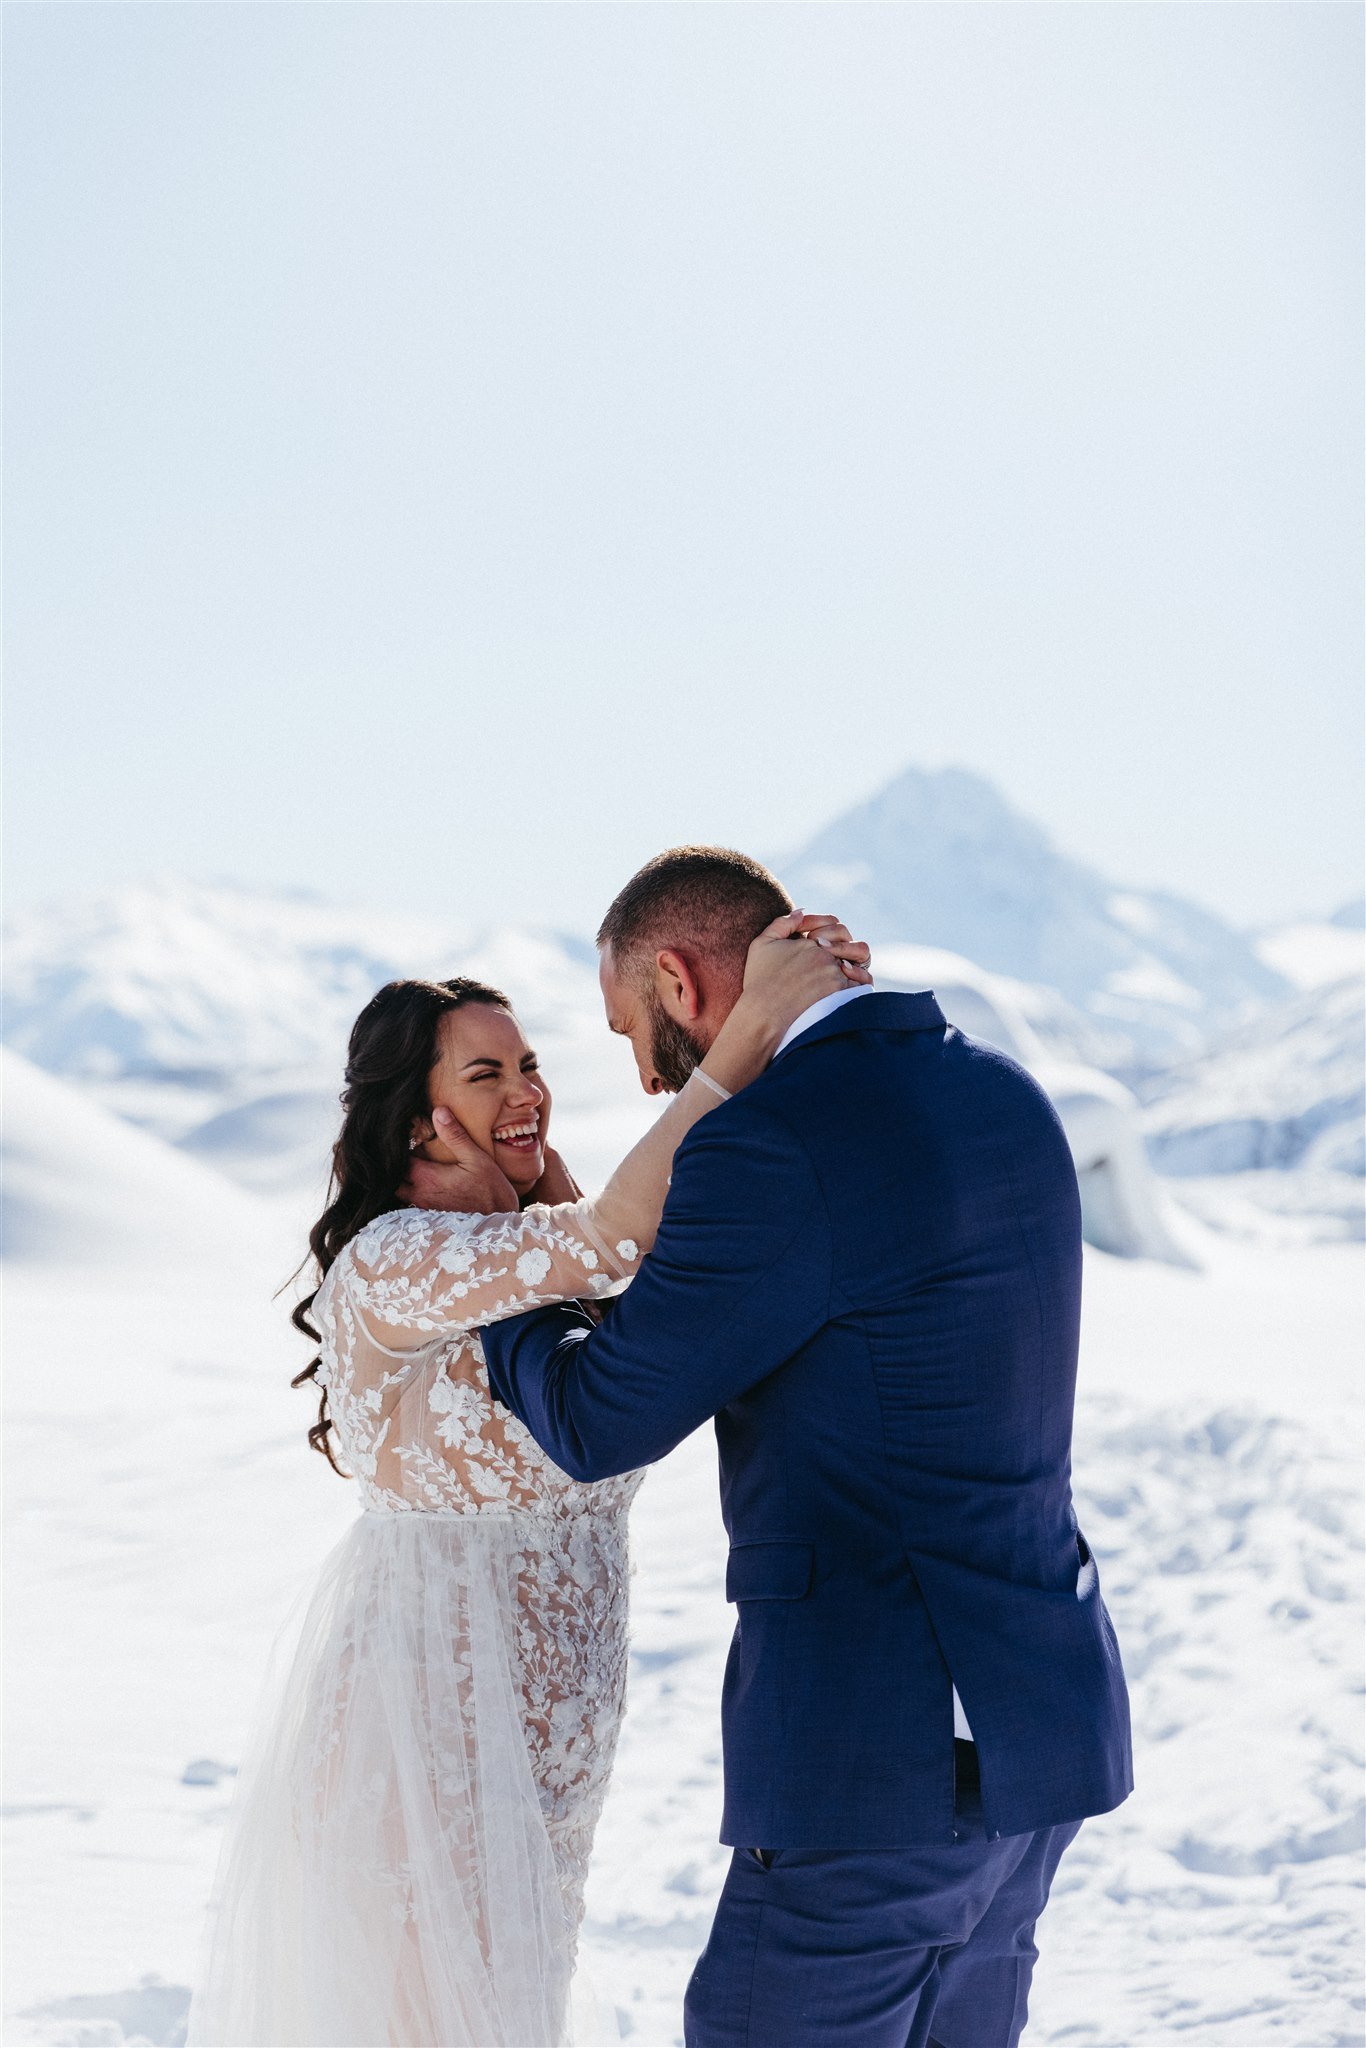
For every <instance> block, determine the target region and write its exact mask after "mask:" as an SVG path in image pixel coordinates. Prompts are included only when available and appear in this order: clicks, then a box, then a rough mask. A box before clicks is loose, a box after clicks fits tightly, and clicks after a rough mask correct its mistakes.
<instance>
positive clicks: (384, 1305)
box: [343, 1074, 725, 1350]
mask: <svg viewBox="0 0 1366 2048" xmlns="http://www.w3.org/2000/svg"><path fill="white" fill-rule="evenodd" d="M724 1095H725V1091H724V1090H723V1089H722V1088H720V1087H719V1085H718V1084H717V1083H715V1082H711V1081H709V1080H708V1078H707V1077H706V1076H705V1075H701V1074H694V1075H693V1076H692V1078H691V1079H690V1080H689V1082H688V1084H687V1086H686V1087H685V1088H683V1089H682V1090H681V1091H680V1092H679V1094H678V1095H677V1096H676V1097H675V1098H674V1100H673V1102H672V1103H670V1105H669V1107H668V1108H667V1109H666V1110H665V1112H664V1114H663V1115H662V1116H661V1117H660V1118H659V1119H658V1121H657V1122H656V1123H655V1124H654V1125H652V1127H651V1128H650V1130H648V1131H647V1132H646V1134H645V1136H644V1137H643V1138H642V1139H641V1140H640V1141H639V1143H638V1144H637V1145H635V1146H634V1147H633V1148H632V1150H631V1151H630V1152H629V1153H628V1154H627V1155H626V1157H625V1159H624V1160H623V1161H622V1163H621V1165H620V1166H619V1167H618V1168H617V1170H616V1172H615V1173H614V1174H613V1175H612V1178H611V1179H610V1180H609V1181H608V1183H607V1185H606V1187H605V1188H604V1189H603V1191H602V1193H601V1194H600V1195H598V1196H596V1197H593V1198H589V1197H585V1198H582V1199H581V1200H579V1201H577V1202H556V1203H554V1204H551V1205H548V1206H547V1205H533V1206H532V1207H531V1208H528V1209H522V1210H515V1211H509V1212H508V1213H506V1214H500V1215H494V1216H484V1215H477V1214H463V1213H460V1214H456V1213H451V1212H447V1211H441V1210H428V1209H397V1210H394V1211H392V1212H391V1213H390V1214H389V1215H386V1216H381V1217H378V1218H377V1219H376V1221H375V1222H373V1223H371V1224H370V1225H368V1226H367V1228H366V1229H365V1230H363V1231H361V1232H360V1234H359V1235H358V1236H357V1237H355V1238H354V1239H353V1240H352V1242H351V1244H350V1245H348V1247H347V1249H346V1252H345V1253H344V1254H343V1258H344V1259H345V1260H346V1261H347V1264H348V1266H349V1269H350V1270H349V1272H348V1273H347V1275H346V1282H347V1292H348V1294H349V1296H350V1299H351V1302H352V1304H353V1306H354V1307H355V1309H356V1310H357V1311H358V1312H359V1314H360V1315H361V1317H362V1318H363V1321H364V1323H365V1325H366V1327H367V1328H368V1330H369V1331H370V1333H371V1336H372V1340H373V1341H375V1342H377V1343H380V1344H381V1345H382V1346H383V1345H388V1346H390V1347H392V1348H393V1349H394V1350H411V1349H413V1348H415V1347H416V1346H417V1345H420V1344H423V1343H428V1342H430V1341H431V1340H432V1338H433V1337H435V1336H437V1335H439V1334H442V1333H449V1332H451V1331H455V1330H472V1329H476V1328H478V1327H479V1326H480V1325H481V1324H484V1323H494V1322H499V1321H501V1320H502V1319H503V1318H504V1317H507V1316H516V1315H521V1314H522V1313H523V1312H524V1311H525V1310H527V1309H532V1308H542V1307H544V1306H545V1305H546V1304H547V1303H548V1302H555V1301H572V1300H575V1299H576V1298H579V1297H581V1296H592V1295H597V1294H604V1293H606V1292H607V1290H608V1289H609V1288H610V1287H612V1286H613V1285H614V1283H615V1282H616V1281H618V1280H620V1279H623V1278H625V1277H626V1276H627V1275H629V1274H631V1273H634V1272H635V1270H636V1268H637V1267H638V1266H639V1264H640V1262H641V1260H642V1259H643V1258H644V1256H645V1254H646V1252H647V1251H649V1249H650V1247H651V1245H652V1244H653V1243H654V1239H655V1232H656V1231H657V1230H658V1228H659V1218H660V1214H661V1212H662V1210H663V1207H664V1197H665V1195H666V1194H667V1193H668V1187H669V1170H670V1167H671V1166H672V1163H673V1156H674V1153H675V1151H676V1150H677V1148H678V1146H679V1144H680V1143H681V1141H682V1139H683V1137H684V1135H685V1134H686V1132H688V1131H689V1130H691V1128H692V1126H693V1125H694V1124H695V1123H696V1122H697V1121H698V1119H699V1117H702V1116H705V1115H706V1113H707V1111H708V1110H709V1109H712V1108H714V1107H715V1106H716V1104H717V1102H718V1101H720V1100H722V1099H723V1097H724ZM381 1333H382V1334H381Z"/></svg>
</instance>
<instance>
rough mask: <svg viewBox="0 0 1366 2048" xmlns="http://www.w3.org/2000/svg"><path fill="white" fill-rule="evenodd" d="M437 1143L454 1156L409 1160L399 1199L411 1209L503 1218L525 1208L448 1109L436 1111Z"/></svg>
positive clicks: (415, 1156) (420, 1156)
mask: <svg viewBox="0 0 1366 2048" xmlns="http://www.w3.org/2000/svg"><path fill="white" fill-rule="evenodd" d="M432 1123H433V1125H434V1126H435V1129H436V1138H435V1141H434V1142H436V1143H437V1144H439V1145H440V1146H441V1148H442V1150H443V1151H444V1152H446V1153H447V1154H448V1155H449V1157H447V1158H445V1159H428V1158H425V1157H424V1156H423V1152H422V1151H417V1152H414V1153H412V1155H411V1156H410V1158H409V1160H408V1178H407V1179H406V1180H405V1181H404V1183H403V1185H402V1187H401V1188H400V1189H399V1191H398V1194H399V1200H400V1201H402V1202H406V1203H407V1204H408V1207H409V1208H410V1209H447V1210H454V1211H457V1212H459V1213H460V1214H462V1215H465V1216H470V1215H481V1216H502V1215H506V1214H515V1213H516V1211H517V1210H518V1208H519V1207H520V1206H521V1204H520V1202H519V1201H518V1197H517V1190H516V1188H514V1187H513V1185H512V1182H511V1181H510V1180H509V1179H508V1177H507V1175H506V1174H505V1173H504V1172H503V1169H502V1167H501V1166H499V1164H498V1162H497V1161H496V1160H495V1159H492V1158H491V1157H490V1156H489V1154H488V1153H487V1152H485V1151H483V1150H482V1149H481V1148H480V1147H479V1146H478V1145H476V1144H475V1142H474V1140H473V1138H472V1137H471V1136H470V1135H469V1132H468V1131H467V1130H466V1129H465V1126H464V1125H463V1124H462V1123H461V1122H460V1120H459V1118H458V1117H456V1116H454V1115H453V1114H452V1113H451V1111H450V1110H449V1109H446V1108H444V1107H441V1108H437V1109H434V1110H433V1111H432Z"/></svg>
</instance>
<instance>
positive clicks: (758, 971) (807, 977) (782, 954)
mask: <svg viewBox="0 0 1366 2048" xmlns="http://www.w3.org/2000/svg"><path fill="white" fill-rule="evenodd" d="M799 940H804V941H806V942H807V943H805V944H794V943H793V941H799ZM869 958H870V954H869V950H868V947H867V946H866V945H865V943H864V942H863V940H862V939H855V938H852V937H851V936H850V933H849V929H848V927H847V925H843V924H841V923H840V920H839V919H838V918H837V917H828V916H825V915H824V914H821V913H808V912H807V911H803V910H793V911H790V912H789V913H788V914H787V915H786V916H785V917H776V918H775V919H774V920H773V922H772V924H770V925H768V926H767V927H766V928H765V929H764V930H763V931H761V932H760V934H759V936H758V938H757V939H756V940H755V941H754V943H753V945H752V946H751V947H750V949H749V953H748V956H747V958H746V961H745V989H744V992H745V994H746V996H748V997H750V998H751V1000H758V1001H760V1002H763V1003H764V1004H766V1005H772V1006H773V1009H774V1012H775V1014H776V1013H781V1014H783V1015H784V1016H785V1018H786V1022H787V1023H789V1024H790V1023H792V1022H794V1021H795V1020H796V1019H797V1018H798V1017H799V1016H800V1015H801V1013H802V1011H803V1010H805V1009H808V1008H809V1007H810V1005H811V1004H812V1003H816V1002H819V1001H820V1000H821V998H822V996H828V995H835V994H837V993H838V992H839V990H841V989H844V988H850V987H853V986H856V985H857V986H860V987H863V986H867V985H868V984H870V983H871V982H872V979H873V977H872V974H871V972H870V971H869V966H868V962H869Z"/></svg>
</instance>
